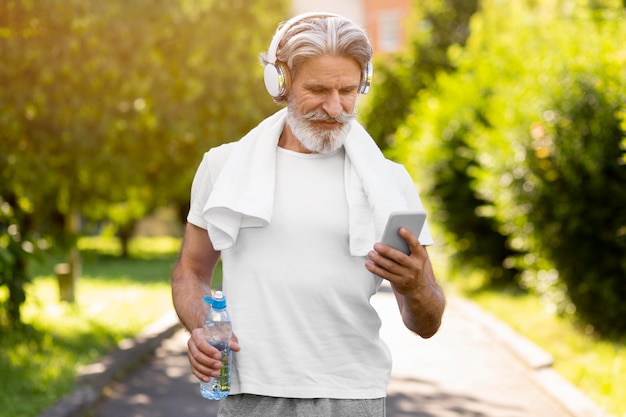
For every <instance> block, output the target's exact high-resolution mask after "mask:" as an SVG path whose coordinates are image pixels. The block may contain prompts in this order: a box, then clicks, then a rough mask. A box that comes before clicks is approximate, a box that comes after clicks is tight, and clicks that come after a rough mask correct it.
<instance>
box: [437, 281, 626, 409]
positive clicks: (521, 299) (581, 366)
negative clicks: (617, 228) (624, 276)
mask: <svg viewBox="0 0 626 417" xmlns="http://www.w3.org/2000/svg"><path fill="white" fill-rule="evenodd" d="M443 276H445V275H443ZM479 282H480V277H477V276H476V275H474V276H471V275H470V276H464V278H463V280H462V281H461V280H458V279H457V280H454V279H452V280H450V281H446V283H445V284H446V286H448V287H450V288H449V290H450V291H457V292H459V293H461V294H462V295H464V296H466V297H468V298H470V299H471V300H472V301H474V302H475V303H477V304H478V305H479V306H480V307H481V308H482V309H483V310H485V311H488V312H489V313H491V314H493V315H494V316H496V317H498V318H499V319H500V320H502V321H503V322H505V323H507V324H508V325H509V326H511V327H512V328H513V329H515V330H516V331H517V332H518V333H520V334H522V335H523V336H525V337H526V338H527V339H529V340H531V341H533V342H534V343H535V344H537V345H538V346H540V347H541V348H543V349H544V350H545V351H547V352H548V353H550V354H551V355H552V357H553V358H554V365H553V368H554V369H555V370H556V371H557V372H558V373H559V374H561V375H562V376H563V377H564V378H565V379H567V380H568V381H570V382H571V383H573V384H574V385H575V386H576V387H578V388H579V389H580V390H581V391H582V392H584V393H585V394H586V395H587V396H588V397H589V398H591V399H592V400H593V401H594V402H595V403H596V404H598V405H599V406H600V407H602V408H603V409H605V410H606V411H607V412H608V413H610V414H611V415H613V416H617V417H625V416H626V384H624V375H626V340H620V341H613V340H602V339H598V338H597V337H595V336H594V335H593V334H587V333H585V332H584V331H583V330H581V329H579V328H577V326H576V325H575V324H574V322H573V321H572V319H571V318H566V317H561V316H558V315H555V314H553V313H551V312H550V311H549V309H548V308H546V306H545V305H544V304H543V303H542V302H541V301H540V299H539V297H538V296H535V295H531V294H524V293H509V292H504V291H493V290H477V285H478V284H479Z"/></svg>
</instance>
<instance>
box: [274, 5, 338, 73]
mask: <svg viewBox="0 0 626 417" xmlns="http://www.w3.org/2000/svg"><path fill="white" fill-rule="evenodd" d="M316 17H341V16H339V15H338V14H334V13H318V12H311V13H303V14H300V15H298V16H295V17H292V18H291V19H289V20H288V21H287V22H285V24H284V25H282V26H281V28H280V30H279V31H278V32H276V34H275V35H274V37H273V38H272V43H270V47H269V49H268V50H267V62H269V63H270V64H276V52H278V44H279V43H280V41H281V40H282V39H283V36H285V33H287V31H288V30H289V29H290V28H291V27H292V26H293V25H295V24H296V23H298V22H300V21H302V20H307V19H314V18H316Z"/></svg>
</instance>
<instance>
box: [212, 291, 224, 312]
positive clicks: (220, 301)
mask: <svg viewBox="0 0 626 417" xmlns="http://www.w3.org/2000/svg"><path fill="white" fill-rule="evenodd" d="M211 305H212V306H213V308H226V297H224V294H223V293H222V292H221V291H215V297H213V302H212V303H211Z"/></svg>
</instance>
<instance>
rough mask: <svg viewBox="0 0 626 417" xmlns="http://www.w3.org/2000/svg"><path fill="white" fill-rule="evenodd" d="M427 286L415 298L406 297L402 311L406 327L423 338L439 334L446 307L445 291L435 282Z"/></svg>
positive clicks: (404, 297)
mask: <svg viewBox="0 0 626 417" xmlns="http://www.w3.org/2000/svg"><path fill="white" fill-rule="evenodd" d="M426 286H427V287H426V288H425V289H424V290H423V291H420V292H419V293H418V294H417V295H415V296H407V295H404V296H403V302H402V310H401V314H402V321H403V322H404V325H405V326H406V327H407V328H408V329H409V330H411V331H413V332H415V333H417V334H418V335H420V336H421V337H423V338H429V337H431V336H433V335H434V334H435V333H436V332H437V330H438V329H439V326H440V325H441V318H442V315H443V311H444V309H445V305H446V301H445V297H444V295H443V291H441V288H439V286H438V285H437V284H436V283H435V282H427V283H426Z"/></svg>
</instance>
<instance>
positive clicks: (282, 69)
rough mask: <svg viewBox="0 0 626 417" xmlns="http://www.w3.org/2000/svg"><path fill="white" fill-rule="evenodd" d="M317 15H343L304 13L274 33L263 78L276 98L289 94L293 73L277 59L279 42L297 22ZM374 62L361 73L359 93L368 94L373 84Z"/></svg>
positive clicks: (268, 90) (267, 87) (334, 15)
mask: <svg viewBox="0 0 626 417" xmlns="http://www.w3.org/2000/svg"><path fill="white" fill-rule="evenodd" d="M316 17H342V16H339V15H337V14H334V13H315V12H313V13H304V14H301V15H299V16H296V17H294V18H292V19H290V20H288V21H287V23H285V24H284V25H283V26H282V27H281V28H280V30H279V31H278V32H276V34H275V35H274V38H273V39H272V43H270V48H269V49H268V51H267V65H265V71H264V73H263V78H264V79H265V88H266V89H267V92H268V93H270V95H271V96H272V97H274V98H279V97H282V96H284V95H286V94H287V91H289V87H291V75H290V73H289V68H288V67H287V64H285V63H283V62H279V61H277V60H276V52H277V50H278V44H279V43H280V41H281V40H282V38H283V36H284V35H285V33H286V32H287V31H288V30H289V29H290V28H291V27H292V26H294V25H295V24H296V23H298V22H300V21H303V20H306V19H313V18H316ZM372 72H373V69H372V62H371V61H369V62H368V63H367V65H366V66H365V68H364V69H363V74H362V75H361V86H360V89H359V93H361V94H367V92H368V91H369V89H370V86H371V85H372Z"/></svg>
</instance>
